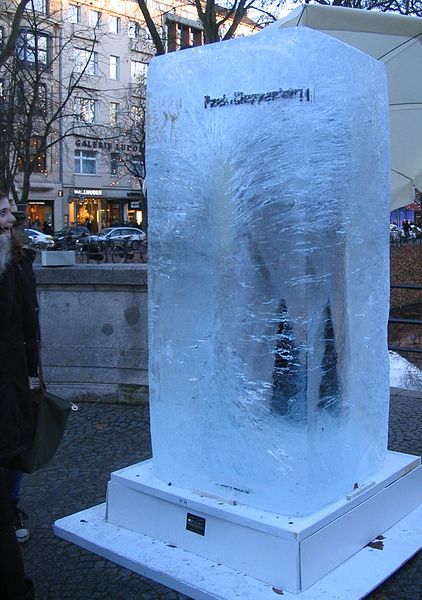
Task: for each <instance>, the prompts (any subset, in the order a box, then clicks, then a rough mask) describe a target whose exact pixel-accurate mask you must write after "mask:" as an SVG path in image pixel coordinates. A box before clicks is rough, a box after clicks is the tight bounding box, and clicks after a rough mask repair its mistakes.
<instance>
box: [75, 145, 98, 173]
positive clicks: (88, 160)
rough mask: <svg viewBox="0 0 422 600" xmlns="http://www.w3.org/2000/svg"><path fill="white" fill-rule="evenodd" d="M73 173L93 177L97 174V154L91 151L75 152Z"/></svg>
mask: <svg viewBox="0 0 422 600" xmlns="http://www.w3.org/2000/svg"><path fill="white" fill-rule="evenodd" d="M75 173H77V174H80V175H95V174H96V173H97V153H96V152H93V151H92V150H75Z"/></svg>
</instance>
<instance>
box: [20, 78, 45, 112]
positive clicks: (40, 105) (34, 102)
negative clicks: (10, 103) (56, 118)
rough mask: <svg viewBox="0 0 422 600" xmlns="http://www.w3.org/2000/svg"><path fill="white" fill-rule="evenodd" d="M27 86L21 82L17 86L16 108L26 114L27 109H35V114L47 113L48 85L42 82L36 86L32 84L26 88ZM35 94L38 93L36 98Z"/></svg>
mask: <svg viewBox="0 0 422 600" xmlns="http://www.w3.org/2000/svg"><path fill="white" fill-rule="evenodd" d="M25 87H26V86H25V85H24V84H22V83H21V84H20V85H19V86H18V88H17V93H16V97H17V103H16V108H17V110H18V112H19V113H20V114H25V113H27V111H33V113H34V115H45V114H46V113H47V86H46V85H45V83H40V84H39V85H38V86H35V88H34V87H32V86H31V87H30V88H29V89H25ZM34 94H36V98H35V99H34ZM32 106H33V108H32Z"/></svg>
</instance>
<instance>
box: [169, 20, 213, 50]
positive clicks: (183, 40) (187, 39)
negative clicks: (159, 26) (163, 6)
mask: <svg viewBox="0 0 422 600" xmlns="http://www.w3.org/2000/svg"><path fill="white" fill-rule="evenodd" d="M203 43H204V34H203V31H202V29H199V28H198V27H192V26H191V25H184V24H182V23H176V22H175V21H171V20H168V21H167V51H168V52H174V51H175V50H183V49H184V48H192V47H193V46H202V45H203Z"/></svg>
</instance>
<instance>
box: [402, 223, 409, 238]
mask: <svg viewBox="0 0 422 600" xmlns="http://www.w3.org/2000/svg"><path fill="white" fill-rule="evenodd" d="M403 232H404V239H405V241H406V242H407V241H408V240H409V236H410V223H409V221H408V219H405V220H404V221H403Z"/></svg>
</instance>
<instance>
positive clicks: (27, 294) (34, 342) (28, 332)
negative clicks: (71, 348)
mask: <svg viewBox="0 0 422 600" xmlns="http://www.w3.org/2000/svg"><path fill="white" fill-rule="evenodd" d="M31 259H32V256H31V255H29V254H28V253H26V254H25V255H24V257H23V260H22V261H21V262H20V273H21V277H22V288H23V307H22V308H23V335H24V341H25V351H26V360H27V364H28V375H30V376H32V377H35V376H36V375H37V374H38V347H39V337H40V335H39V334H40V328H39V320H38V299H37V291H36V286H35V275H34V271H33V269H32V260H31Z"/></svg>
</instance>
